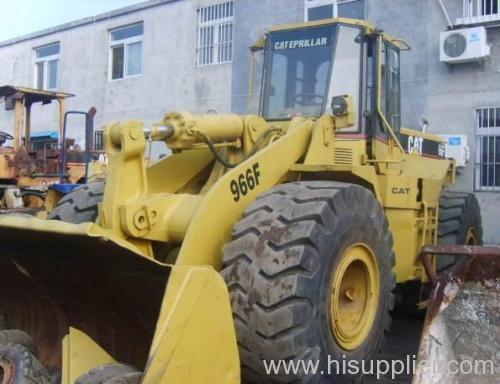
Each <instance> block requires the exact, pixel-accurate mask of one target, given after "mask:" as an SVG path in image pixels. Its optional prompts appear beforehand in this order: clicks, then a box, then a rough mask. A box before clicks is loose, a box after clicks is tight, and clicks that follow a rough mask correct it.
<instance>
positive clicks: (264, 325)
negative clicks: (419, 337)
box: [222, 181, 395, 384]
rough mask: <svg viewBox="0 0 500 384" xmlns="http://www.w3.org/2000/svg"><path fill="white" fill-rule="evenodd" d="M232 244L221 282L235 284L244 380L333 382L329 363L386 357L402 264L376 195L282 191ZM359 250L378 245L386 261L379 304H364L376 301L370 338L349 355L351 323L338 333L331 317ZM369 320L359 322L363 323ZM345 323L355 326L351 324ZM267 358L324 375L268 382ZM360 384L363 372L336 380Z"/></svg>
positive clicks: (344, 187)
mask: <svg viewBox="0 0 500 384" xmlns="http://www.w3.org/2000/svg"><path fill="white" fill-rule="evenodd" d="M232 238H233V240H232V241H231V242H230V243H228V244H227V245H226V247H225V248H224V255H223V270H222V275H223V276H224V278H225V280H226V282H227V285H228V287H229V293H230V298H231V304H232V309H233V316H234V321H235V326H236V333H237V338H238V345H239V350H240V358H241V363H242V382H244V383H259V384H262V383H275V382H280V383H289V382H294V383H295V382H301V383H302V382H304V383H305V382H307V383H315V384H316V383H327V382H328V383H331V382H332V376H334V375H328V373H327V372H328V359H329V356H331V358H332V359H335V360H337V361H338V362H339V363H342V360H343V359H344V356H345V360H357V361H358V363H359V362H360V361H362V360H369V359H370V358H372V357H373V356H374V355H375V354H376V353H377V352H379V351H380V349H381V346H382V343H383V339H384V334H385V333H386V332H388V331H389V329H390V322H391V317H390V313H389V312H390V310H392V309H393V305H394V298H393V295H392V290H393V288H394V285H395V277H394V274H393V273H392V267H393V266H394V263H395V257H394V252H393V249H392V247H393V240H392V235H391V232H390V230H389V227H388V222H387V219H386V217H385V214H384V211H383V210H382V207H381V206H380V204H379V203H378V201H377V200H376V199H375V197H374V196H373V194H372V193H371V192H370V191H369V190H367V189H365V188H363V187H360V186H357V185H351V184H344V183H336V182H322V181H312V182H297V183H292V184H284V185H280V186H277V187H275V188H273V189H271V190H270V191H269V192H267V193H265V194H264V195H262V196H260V197H259V198H258V199H257V200H256V201H254V202H253V203H252V204H251V205H250V206H249V207H248V208H247V209H246V211H245V213H244V215H243V218H242V219H241V220H240V221H239V222H238V223H237V224H236V225H235V227H234V230H233V237H232ZM358 245H366V247H369V249H370V250H371V253H372V257H373V259H374V260H375V262H376V264H377V269H376V271H378V272H377V273H376V274H375V275H376V278H378V282H379V290H378V292H379V298H378V300H377V301H370V299H365V300H366V301H365V303H366V305H365V307H363V308H366V307H367V306H368V303H375V306H374V307H373V308H374V310H373V311H372V312H371V313H368V311H366V312H367V315H368V316H371V319H372V320H371V321H370V322H367V323H365V324H368V328H367V329H368V333H367V334H365V336H364V338H361V339H356V340H357V341H358V343H360V344H359V345H357V346H355V347H353V348H352V349H349V348H346V347H345V346H346V344H347V343H345V342H344V340H342V338H340V337H339V335H338V332H339V329H340V330H342V326H338V327H334V326H333V324H337V323H335V321H337V320H334V319H333V318H332V313H333V317H335V316H337V317H338V318H341V316H342V315H341V312H342V311H340V310H339V311H338V312H335V311H333V310H332V305H331V303H332V300H335V297H336V296H335V293H332V287H337V285H335V282H336V281H338V279H337V274H338V273H340V272H338V271H343V270H344V267H343V266H344V265H346V264H345V260H346V257H347V256H345V255H346V254H349V252H348V250H350V249H352V247H356V246H358ZM346 252H347V253H346ZM353 264H354V263H353ZM347 265H348V267H347V269H346V271H349V268H351V264H347ZM358 272H359V270H358ZM365 275H368V273H367V272H366V271H365ZM341 276H343V277H345V276H347V272H346V273H345V274H344V275H341ZM360 276H361V275H360ZM357 280H358V281H362V280H363V279H360V278H358V279H357ZM357 280H356V279H354V280H353V281H357ZM342 281H343V280H342ZM353 286H355V283H353ZM338 287H340V290H337V291H336V292H344V293H345V296H347V291H348V289H345V291H343V289H344V288H343V287H344V286H343V285H342V284H340V285H339V286H338ZM366 287H368V285H366ZM334 292H335V291H334ZM355 292H356V291H355ZM338 296H339V297H342V298H343V297H344V296H343V294H341V295H338ZM367 297H368V295H367ZM370 297H372V296H370ZM375 297H376V296H375ZM343 300H344V301H348V300H347V299H345V298H344V299H343ZM338 302H339V303H340V301H338ZM353 302H354V300H353ZM342 305H343V304H342ZM353 305H354V304H353ZM370 305H371V304H370ZM338 308H341V307H340V306H339V307H338ZM342 308H343V307H342ZM359 312H360V313H363V312H365V311H363V310H361V311H359ZM348 318H349V317H348ZM361 319H364V318H360V320H359V321H357V322H356V324H358V323H360V324H363V322H362V320H361ZM363 321H364V320H363ZM353 323H354V321H353ZM341 324H344V326H346V329H349V324H348V322H346V323H341ZM370 325H371V326H370ZM354 344H355V343H353V345H354ZM263 360H265V361H270V360H274V361H275V362H276V363H277V362H278V361H280V360H284V361H286V362H290V361H294V362H298V361H300V360H306V361H305V362H306V364H307V363H308V361H312V362H313V363H315V362H316V361H319V369H318V370H317V373H316V374H315V375H311V374H306V373H305V372H303V371H302V370H300V372H297V374H284V372H283V370H280V372H279V373H278V374H277V375H269V374H266V371H265V367H264V364H263ZM359 380H361V377H360V376H359V375H357V376H351V377H348V376H335V383H353V382H359Z"/></svg>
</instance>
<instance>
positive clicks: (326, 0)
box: [304, 0, 358, 22]
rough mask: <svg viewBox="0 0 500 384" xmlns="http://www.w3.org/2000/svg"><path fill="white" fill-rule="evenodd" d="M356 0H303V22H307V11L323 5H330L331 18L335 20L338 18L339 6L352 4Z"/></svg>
mask: <svg viewBox="0 0 500 384" xmlns="http://www.w3.org/2000/svg"><path fill="white" fill-rule="evenodd" d="M355 1H358V0H304V21H306V22H308V21H309V12H308V11H309V9H311V8H318V7H324V6H325V5H331V6H332V7H333V8H332V17H333V18H336V17H338V16H339V4H344V3H353V2H355Z"/></svg>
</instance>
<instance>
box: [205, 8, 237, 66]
mask: <svg viewBox="0 0 500 384" xmlns="http://www.w3.org/2000/svg"><path fill="white" fill-rule="evenodd" d="M233 15H234V6H233V2H232V1H228V2H225V3H221V4H215V5H210V6H208V7H205V8H200V9H198V28H197V44H196V65H197V66H199V67H201V66H204V65H209V64H220V63H230V62H231V61H232V60H233Z"/></svg>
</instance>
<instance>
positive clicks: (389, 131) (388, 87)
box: [371, 35, 403, 172]
mask: <svg viewBox="0 0 500 384" xmlns="http://www.w3.org/2000/svg"><path fill="white" fill-rule="evenodd" d="M373 44H374V48H375V52H376V53H375V56H376V65H375V72H376V75H375V78H376V86H375V93H376V94H375V97H374V99H375V103H374V104H375V107H374V111H373V114H372V124H371V138H372V140H371V142H372V143H371V145H372V151H371V152H372V157H373V160H374V161H375V162H376V164H377V165H378V167H379V170H380V171H381V172H384V171H385V170H387V169H390V168H394V164H397V163H398V161H399V160H401V158H402V156H403V151H402V147H401V145H400V143H399V135H400V130H401V87H400V60H399V49H398V48H397V47H396V46H394V45H392V44H390V43H389V42H387V41H385V40H384V39H383V38H382V36H381V35H379V36H378V37H377V39H375V40H373Z"/></svg>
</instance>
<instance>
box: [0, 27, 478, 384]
mask: <svg viewBox="0 0 500 384" xmlns="http://www.w3.org/2000/svg"><path fill="white" fill-rule="evenodd" d="M408 48H409V47H408V45H407V44H406V43H404V42H403V41H402V40H399V39H396V38H393V37H391V36H389V35H387V34H385V33H383V32H382V31H380V30H378V29H376V28H375V27H374V26H373V25H371V24H370V23H368V22H363V21H359V20H350V19H332V20H325V21H318V22H310V23H300V24H292V25H285V26H280V27H276V28H273V29H272V30H270V31H269V32H268V33H266V34H265V36H264V37H263V38H262V39H261V40H260V41H259V42H258V43H257V44H256V45H255V46H254V47H252V52H253V53H252V54H253V55H258V54H264V58H265V60H264V64H263V65H264V68H263V72H262V73H263V82H262V94H261V100H260V114H259V115H245V116H238V115H232V114H222V115H192V114H190V113H187V112H171V113H167V114H166V116H165V117H164V119H163V121H162V122H161V123H159V124H158V125H155V126H153V127H145V126H144V125H143V124H142V123H141V122H140V121H127V122H113V123H111V124H109V125H108V126H107V128H106V130H105V146H106V153H107V157H108V161H109V164H108V174H107V178H106V182H105V184H104V183H101V184H90V185H87V186H83V187H82V188H80V189H76V190H75V191H73V192H72V193H70V194H69V195H67V196H65V197H64V198H63V199H61V201H60V202H59V205H58V207H56V208H55V209H54V210H53V211H52V212H51V213H50V217H49V219H51V220H48V221H43V220H38V219H26V218H20V217H5V218H1V219H0V238H1V241H0V244H1V251H2V252H1V257H0V281H1V282H2V287H3V288H2V290H1V293H0V309H1V311H2V313H3V316H4V317H5V327H6V328H7V329H18V330H22V331H24V332H26V333H27V334H29V335H30V336H31V337H32V339H33V340H34V345H36V347H37V351H38V352H37V355H36V356H35V355H34V352H33V351H32V352H31V355H30V356H31V360H30V361H37V362H41V363H42V364H43V367H44V368H43V369H41V370H42V371H43V372H39V371H40V370H39V371H38V372H39V382H44V381H43V380H46V378H47V377H50V374H55V375H57V374H58V372H60V376H59V379H58V380H61V382H62V383H65V384H66V383H75V382H76V383H80V384H83V383H86V384H95V383H107V384H111V383H117V382H120V383H138V382H139V381H140V382H141V383H144V384H153V383H161V384H174V383H183V384H189V383H191V384H195V383H196V384H199V383H214V384H215V383H217V384H222V383H228V384H229V383H276V382H309V383H327V382H328V383H331V382H332V381H333V382H335V383H352V382H358V381H359V380H360V379H361V377H360V374H359V373H358V374H356V373H353V374H350V375H349V374H338V373H337V372H336V371H335V369H331V370H330V369H329V368H330V367H333V368H335V366H336V364H331V363H330V364H329V362H331V361H337V362H340V364H342V361H343V360H345V361H355V362H356V363H359V362H361V361H363V360H368V359H371V358H374V357H375V356H376V354H377V353H378V352H379V351H380V350H381V348H382V347H383V341H384V335H385V334H386V333H387V332H388V331H389V329H390V323H391V319H390V311H391V310H392V309H393V308H394V302H395V294H396V293H398V296H400V297H402V300H405V301H407V302H409V301H411V302H412V303H413V305H415V306H416V305H417V304H422V302H423V301H424V300H425V299H426V297H425V296H423V295H422V293H421V291H422V288H421V287H422V286H424V284H425V283H426V282H427V281H428V278H427V274H426V268H425V266H424V264H423V263H422V260H421V258H420V256H419V255H420V251H421V249H422V247H423V246H424V245H426V244H437V243H440V242H443V243H452V244H480V243H481V218H480V214H479V208H478V204H477V202H476V200H475V198H474V196H473V195H471V194H463V193H454V192H449V191H447V192H443V190H444V189H445V188H446V187H447V186H448V185H449V184H451V183H453V181H454V177H455V168H454V162H453V161H452V160H448V159H445V158H444V146H443V142H442V141H441V140H440V139H439V138H438V137H436V136H433V135H430V134H427V133H422V132H418V131H413V130H409V129H404V128H401V127H400V121H401V117H400V114H401V112H400V105H401V103H400V79H399V78H400V60H399V57H400V51H401V50H404V49H408ZM253 62H254V60H253V59H252V63H253ZM252 68H253V64H252ZM252 72H253V70H252ZM252 81H253V80H251V83H252ZM249 94H253V91H250V92H249ZM145 137H148V138H150V139H152V140H157V141H163V142H165V143H166V145H168V147H169V148H170V149H171V150H172V152H173V154H172V155H171V156H169V157H167V158H164V159H162V160H160V161H158V162H156V163H154V164H152V165H150V166H147V164H146V162H145V159H144V152H145V147H146V139H145ZM441 260H443V262H441V263H440V265H436V263H434V262H432V263H431V271H434V272H435V271H436V269H443V268H447V267H448V266H449V265H453V264H454V263H455V260H454V258H453V257H448V258H447V259H443V258H441ZM401 292H402V293H401ZM14 344H15V343H14ZM16 345H17V344H16ZM25 348H26V346H25ZM2 359H4V360H7V361H8V359H6V358H5V356H4V355H2V352H1V350H0V361H3V360H2ZM301 360H304V361H306V362H307V361H312V362H313V363H314V362H315V361H317V370H316V371H315V372H314V374H312V373H311V372H309V373H307V372H305V371H304V369H300V367H299V369H297V370H295V371H293V370H289V371H288V372H286V371H285V368H284V367H285V366H284V365H281V364H288V363H290V362H300V361H301ZM270 362H274V363H273V364H275V366H277V369H276V370H275V371H272V370H271V371H269V370H268V368H269V364H270ZM280 362H281V363H280ZM131 367H134V368H131ZM302 368H303V367H302ZM33 371H36V370H32V371H30V372H33ZM14 382H15V381H14Z"/></svg>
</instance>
